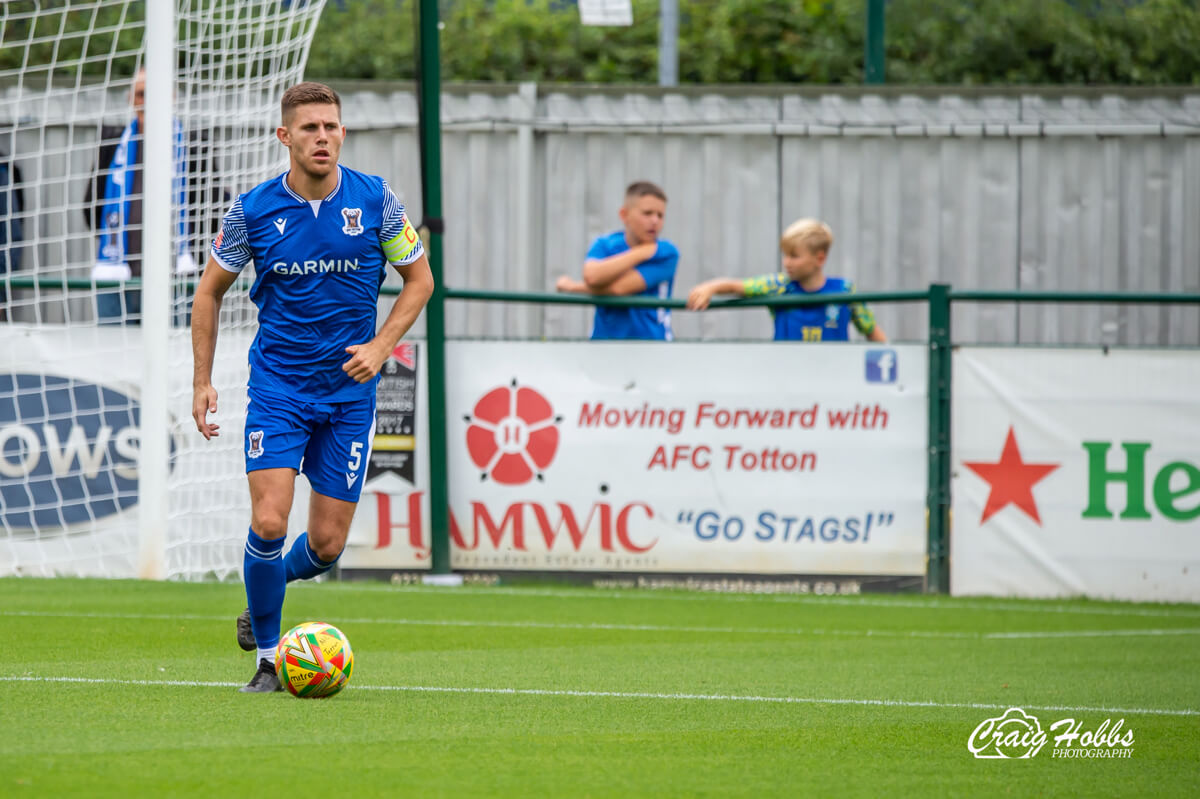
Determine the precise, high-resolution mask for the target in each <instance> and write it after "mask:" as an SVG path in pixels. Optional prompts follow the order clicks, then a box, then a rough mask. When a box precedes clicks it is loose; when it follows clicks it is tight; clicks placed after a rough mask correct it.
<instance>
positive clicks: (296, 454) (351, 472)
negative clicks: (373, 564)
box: [245, 388, 375, 502]
mask: <svg viewBox="0 0 1200 799" xmlns="http://www.w3.org/2000/svg"><path fill="white" fill-rule="evenodd" d="M249 399H250V401H249V403H248V404H247V405H246V433H245V437H246V440H245V446H246V473H247V474H249V473H250V472H253V471H257V470H259V469H280V468H283V469H295V470H297V471H299V472H302V473H303V474H304V476H305V477H307V478H308V482H309V483H310V484H311V485H312V488H313V491H316V492H317V493H318V494H324V495H325V496H327V497H333V498H334V499H344V500H346V501H347V502H358V497H359V495H360V494H361V493H362V485H363V483H364V482H366V472H367V462H368V461H370V459H371V441H372V439H373V438H374V436H375V395H374V394H372V395H371V396H370V399H369V401H368V400H354V401H352V402H305V401H303V400H298V399H295V398H293V397H287V396H283V395H280V394H276V393H273V392H268V391H262V390H261V389H253V388H252V389H250V391H249Z"/></svg>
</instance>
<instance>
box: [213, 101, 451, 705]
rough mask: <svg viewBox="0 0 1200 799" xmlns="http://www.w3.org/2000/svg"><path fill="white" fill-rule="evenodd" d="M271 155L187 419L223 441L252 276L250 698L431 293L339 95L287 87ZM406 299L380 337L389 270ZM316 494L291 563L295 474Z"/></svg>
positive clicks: (221, 274) (230, 219)
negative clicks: (229, 344)
mask: <svg viewBox="0 0 1200 799" xmlns="http://www.w3.org/2000/svg"><path fill="white" fill-rule="evenodd" d="M281 106H282V109H281V110H282V123H283V124H282V125H281V126H280V127H279V128H278V129H277V131H276V135H277V137H278V139H279V141H280V142H281V143H282V144H283V145H284V146H285V147H286V148H287V149H288V153H289V169H288V171H287V172H286V173H284V174H283V175H280V176H278V177H276V178H273V179H271V180H268V181H266V182H264V183H262V184H260V185H258V186H256V187H255V188H253V189H251V190H250V191H248V192H246V193H245V194H242V195H241V196H239V197H238V198H237V200H236V201H234V203H233V205H232V207H231V208H230V209H229V212H228V213H227V214H226V216H225V220H224V222H223V224H222V226H221V230H220V233H219V234H218V235H217V237H216V239H215V240H214V241H213V244H212V249H211V254H210V258H209V262H208V265H207V268H206V269H205V272H204V275H203V277H202V279H201V281H200V284H199V286H198V287H197V290H196V297H195V300H194V303H193V306H192V346H193V352H194V378H193V382H194V391H195V393H194V399H193V408H192V414H193V417H194V418H195V420H196V426H197V428H198V429H199V430H200V432H201V433H202V434H203V435H204V437H205V438H206V439H208V438H211V437H213V436H216V435H219V433H218V430H219V426H218V425H216V424H213V423H212V422H210V421H209V419H208V414H210V413H215V412H216V410H217V392H216V389H215V388H213V386H212V363H213V353H214V352H215V349H216V340H217V322H218V319H219V312H220V307H221V300H222V298H223V297H224V295H225V293H226V291H228V289H229V288H230V287H231V286H232V285H233V283H234V281H235V280H236V279H237V277H238V275H239V274H240V273H241V272H242V270H243V269H245V267H246V266H247V265H249V264H250V263H251V262H253V264H254V270H255V278H254V282H253V284H252V285H251V287H250V298H251V299H252V300H253V302H254V304H255V305H256V306H257V307H258V325H259V326H258V333H257V335H256V336H255V338H254V342H253V344H251V346H250V352H249V366H250V376H249V382H248V394H249V403H248V405H247V409H246V424H245V429H244V442H245V448H244V452H245V463H246V474H247V479H248V481H249V483H250V504H251V520H250V530H249V532H248V535H247V540H246V548H245V556H244V560H243V579H244V581H245V584H246V598H247V609H246V611H245V612H244V613H243V614H242V615H241V616H240V617H239V618H238V625H237V633H238V635H237V638H238V643H239V645H240V646H241V647H242V648H243V649H246V650H254V649H256V650H257V653H258V661H257V663H258V670H257V671H256V673H255V675H254V677H253V678H252V679H251V681H250V683H249V684H247V685H246V686H245V687H244V688H242V690H243V691H245V692H250V693H265V692H272V691H278V690H280V685H279V680H278V678H277V677H276V675H275V669H274V661H275V647H276V645H277V644H278V641H279V632H280V624H281V616H282V608H283V597H284V592H285V586H286V584H287V583H288V582H290V581H291V580H295V579H305V578H311V577H315V576H317V575H319V574H323V573H324V572H326V571H328V570H329V569H330V568H332V567H333V565H334V563H336V561H337V559H338V557H339V556H340V555H341V552H342V550H343V549H344V547H345V544H346V537H347V535H348V534H349V530H350V521H351V519H352V518H353V515H354V508H355V506H356V504H357V502H358V499H359V496H360V494H361V492H362V485H363V482H364V480H365V474H366V468H367V462H368V460H369V459H370V455H371V442H372V440H373V437H374V426H375V390H376V384H377V383H378V377H379V370H380V369H381V368H382V366H383V364H384V362H385V361H386V360H387V358H388V357H389V356H390V355H391V354H392V351H393V350H394V349H395V347H396V345H397V344H398V343H399V341H400V339H401V337H403V335H404V334H405V333H406V332H408V330H409V328H410V327H411V326H412V324H413V322H414V321H416V318H417V316H418V315H419V314H420V312H421V309H422V308H424V307H425V304H426V302H427V301H428V299H429V296H430V295H431V294H432V291H433V277H432V274H431V272H430V270H429V263H428V260H427V259H426V257H425V251H424V248H423V246H422V243H421V239H420V237H419V236H418V235H417V233H416V231H415V230H414V228H413V226H412V223H411V222H410V221H409V219H408V217H407V215H406V214H405V213H404V207H403V206H402V205H401V204H400V202H399V201H398V200H397V199H396V196H395V195H394V194H393V193H392V190H391V189H390V188H389V187H388V184H387V182H386V181H384V180H383V179H382V178H380V177H377V176H374V175H367V174H363V173H361V172H357V171H355V170H353V169H350V168H348V167H345V166H342V165H340V164H339V163H338V157H339V154H340V151H341V145H342V142H343V140H344V138H345V128H344V127H343V126H342V124H341V101H340V98H338V96H337V94H336V92H334V91H333V90H332V89H330V88H329V87H327V86H323V85H322V84H317V83H302V84H299V85H297V86H294V87H292V88H291V89H288V90H287V92H285V93H284V95H283V98H282V102H281ZM389 264H390V265H391V266H392V267H393V268H395V269H396V270H397V271H398V272H399V273H400V275H401V276H402V277H403V278H404V289H403V291H401V293H400V296H399V297H398V298H397V299H396V302H395V303H394V305H393V306H392V309H391V311H390V313H389V314H388V316H387V318H386V319H385V320H384V322H383V324H382V325H381V326H379V328H378V330H377V329H376V323H377V320H376V315H377V312H376V311H377V302H378V299H379V289H380V287H381V286H382V284H383V281H384V278H385V276H386V269H387V267H388V265H389ZM300 472H303V473H304V475H305V476H306V477H307V478H308V480H309V483H310V484H311V486H312V499H311V502H310V504H309V516H308V529H307V530H306V531H305V533H303V534H302V535H300V536H299V537H298V538H297V539H296V540H295V541H294V542H293V544H292V546H291V548H290V549H289V550H288V552H287V553H286V555H285V554H284V551H283V548H284V543H285V540H286V536H287V528H288V515H289V512H290V510H291V506H292V499H293V495H294V490H295V478H296V475H297V474H298V473H300Z"/></svg>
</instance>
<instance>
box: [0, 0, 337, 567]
mask: <svg viewBox="0 0 1200 799" xmlns="http://www.w3.org/2000/svg"><path fill="white" fill-rule="evenodd" d="M324 5H325V2H324V0H161V1H160V0H6V2H4V3H0V576H5V575H47V576H48V575H87V576H110V577H134V576H142V577H153V578H164V577H165V578H174V579H199V578H204V577H217V578H225V577H229V576H231V575H234V574H236V573H237V571H238V568H239V567H240V563H241V549H242V546H241V545H242V542H243V541H244V538H245V529H246V524H247V523H248V521H249V517H248V507H249V503H248V497H247V496H246V489H245V477H244V473H243V467H242V456H241V441H240V435H239V434H240V426H241V416H242V414H243V411H244V406H245V381H246V365H245V364H246V348H247V346H248V343H249V340H250V337H251V336H252V334H253V330H254V326H255V313H254V309H253V307H252V305H251V304H250V302H249V300H248V298H247V297H246V291H245V288H246V285H248V277H249V276H247V277H244V278H242V279H241V281H242V282H241V283H239V287H238V288H239V290H235V291H232V292H230V294H229V296H228V297H227V299H226V302H225V304H224V306H223V307H222V312H221V313H222V320H221V340H220V342H219V347H218V354H217V363H216V364H215V366H214V375H213V377H214V383H215V385H216V386H217V389H218V391H219V392H220V416H221V423H222V428H223V429H222V432H223V433H224V434H225V435H223V436H222V437H221V438H219V439H215V440H213V441H212V442H205V441H204V440H203V439H202V438H201V437H200V436H199V434H198V433H196V432H195V426H194V424H193V422H192V420H191V396H192V394H191V360H192V359H191V343H190V333H189V329H188V322H189V309H190V298H191V292H192V287H193V285H194V281H195V280H196V279H197V277H198V273H197V271H196V270H197V269H198V268H199V267H202V265H203V263H204V260H205V257H206V248H207V245H208V244H209V242H210V241H211V239H212V237H213V236H214V235H215V233H216V231H217V226H218V225H219V221H220V218H221V217H222V215H223V214H224V212H225V210H226V209H227V208H228V205H229V203H230V202H231V201H232V199H233V198H234V197H236V195H237V194H238V193H239V192H242V191H245V190H247V189H249V188H250V187H252V186H254V185H256V184H257V183H259V182H261V181H262V180H264V179H266V178H267V177H269V176H270V175H272V174H275V173H277V172H279V171H281V170H282V169H283V168H284V167H285V166H286V153H285V151H284V150H283V149H282V147H280V145H279V144H278V142H276V141H275V138H274V129H275V127H276V125H277V124H278V118H279V110H278V103H279V97H280V95H281V94H282V92H283V90H284V89H285V88H287V87H288V86H290V85H293V84H295V83H297V82H299V81H300V80H302V78H303V72H304V64H305V61H306V60H307V56H308V51H309V47H310V45H311V42H312V39H313V35H314V32H315V30H316V26H317V22H318V20H319V18H320V15H321V11H322V9H323V8H324ZM141 70H144V73H143V74H144V95H143V94H142V92H141V90H142V85H143V82H142V81H139V71H141ZM135 90H136V91H135ZM139 106H141V107H142V110H143V116H142V118H141V119H140V120H139V118H138V113H137V111H138V109H139Z"/></svg>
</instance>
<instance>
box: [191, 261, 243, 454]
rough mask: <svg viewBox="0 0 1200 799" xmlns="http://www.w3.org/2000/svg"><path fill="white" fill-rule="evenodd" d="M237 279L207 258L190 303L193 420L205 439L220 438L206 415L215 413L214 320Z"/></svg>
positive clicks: (217, 427)
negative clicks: (213, 373) (213, 378)
mask: <svg viewBox="0 0 1200 799" xmlns="http://www.w3.org/2000/svg"><path fill="white" fill-rule="evenodd" d="M237 278H238V273H237V272H230V271H229V270H227V269H224V268H223V267H222V266H221V265H220V264H219V263H217V261H216V259H215V258H213V257H212V256H211V255H210V256H209V257H208V265H207V266H206V267H205V269H204V275H203V277H201V278H200V283H199V284H198V285H197V286H196V297H195V299H194V300H193V301H192V418H193V419H195V420H196V429H197V430H199V431H200V433H201V435H203V436H204V438H205V439H211V438H212V437H213V436H215V435H219V433H217V431H218V430H219V429H220V425H216V424H212V423H210V422H209V421H208V414H210V413H216V412H217V390H216V389H215V388H214V387H213V384H212V368H213V356H214V354H215V353H216V351H217V320H218V319H219V318H220V314H221V301H222V299H224V297H225V292H226V291H228V290H229V287H230V286H232V285H233V283H234V281H235V280H237Z"/></svg>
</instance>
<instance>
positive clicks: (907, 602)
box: [293, 582, 1200, 618]
mask: <svg viewBox="0 0 1200 799" xmlns="http://www.w3.org/2000/svg"><path fill="white" fill-rule="evenodd" d="M323 585H324V588H322V589H321V590H326V589H334V590H338V591H351V592H354V591H378V592H383V593H388V592H392V593H414V594H417V593H421V594H437V595H438V596H441V597H461V598H463V599H468V598H470V597H471V596H472V595H479V594H500V595H510V596H531V597H550V598H554V599H661V600H670V601H677V602H705V601H709V602H783V603H814V604H826V605H849V606H852V607H853V606H866V607H883V608H914V609H918V610H986V611H1005V612H1011V613H1065V614H1080V615H1085V616H1148V617H1153V618H1200V610H1198V609H1196V608H1195V607H1194V606H1189V607H1185V608H1180V609H1178V610H1176V609H1172V608H1161V609H1160V608H1139V607H1127V608H1126V607H1080V606H1075V605H1046V604H1038V600H1023V601H1016V602H997V601H994V600H993V601H986V600H985V601H971V600H965V599H964V600H957V599H954V598H949V599H946V598H941V599H928V600H914V599H904V598H900V597H897V598H895V599H892V598H888V597H882V596H870V597H868V596H854V597H842V596H820V595H815V594H766V593H764V594H752V593H720V592H705V591H682V590H680V591H667V590H654V589H638V588H630V589H628V590H611V589H603V588H588V587H580V588H578V589H575V590H565V591H564V590H556V589H552V588H525V587H521V586H475V585H472V586H466V587H460V588H446V587H441V586H425V585H390V584H385V585H378V584H367V583H353V582H343V583H333V582H327V583H324V584H323ZM296 587H299V588H301V589H304V588H312V587H313V586H293V588H296Z"/></svg>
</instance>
